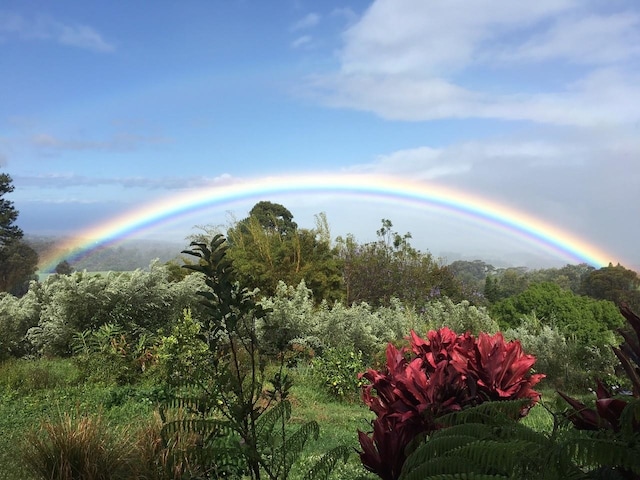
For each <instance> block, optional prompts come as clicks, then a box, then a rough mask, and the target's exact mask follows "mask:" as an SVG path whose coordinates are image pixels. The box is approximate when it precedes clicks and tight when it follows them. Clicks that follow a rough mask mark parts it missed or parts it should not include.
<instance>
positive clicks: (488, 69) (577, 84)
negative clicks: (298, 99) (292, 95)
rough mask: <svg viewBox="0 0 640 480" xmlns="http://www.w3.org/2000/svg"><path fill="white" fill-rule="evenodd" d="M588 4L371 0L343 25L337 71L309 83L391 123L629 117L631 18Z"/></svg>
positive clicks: (635, 116)
mask: <svg viewBox="0 0 640 480" xmlns="http://www.w3.org/2000/svg"><path fill="white" fill-rule="evenodd" d="M589 3H590V2H588V1H585V2H578V1H573V0H553V1H552V0H542V1H538V2H512V1H510V0H501V1H498V0H477V1H475V2H467V1H463V0H451V1H448V2H437V1H426V0H377V1H375V2H374V3H373V4H372V5H371V7H370V8H369V9H368V10H367V11H366V12H365V14H364V15H363V16H362V18H361V19H360V20H359V21H358V22H357V23H356V24H354V25H353V26H352V27H350V28H349V29H347V30H346V32H345V34H344V46H343V49H342V50H341V53H340V57H339V58H340V68H339V69H338V71H336V72H333V73H328V74H324V75H316V76H315V77H313V78H311V79H310V82H309V85H310V87H311V90H312V92H313V94H315V95H316V96H317V98H318V99H319V100H320V101H321V102H324V103H326V104H328V105H330V106H333V107H337V108H352V109H357V110H363V111H369V112H373V113H375V114H376V115H378V116H380V117H383V118H387V119H392V120H409V121H422V120H434V119H443V118H493V119H507V120H526V121H533V122H538V123H547V124H553V125H578V126H580V125H581V126H593V125H599V124H624V123H626V124H628V123H633V122H637V121H640V110H638V109H637V108H635V107H634V106H635V105H638V104H639V102H640V74H639V73H637V72H636V71H634V70H633V65H634V64H633V63H630V62H628V60H632V59H633V58H636V57H638V56H640V28H639V26H640V14H635V13H633V12H631V13H629V12H615V13H609V14H606V15H605V14H602V13H598V14H596V13H593V12H589V9H588V8H587V7H588V6H589ZM591 3H593V2H591ZM594 11H595V10H594ZM623 61H625V62H623ZM532 62H534V63H533V64H532ZM554 62H563V63H561V64H558V63H554ZM540 63H542V65H539V66H535V67H534V64H540ZM571 64H573V65H576V67H575V68H572V69H570V68H569V67H568V66H567V65H571ZM523 68H529V69H530V71H531V75H530V76H531V77H532V78H531V79H528V78H527V75H526V74H523V73H522V72H521V70H522V69H523ZM556 70H560V71H561V72H562V74H561V75H557V76H554V74H555V71H556ZM514 76H517V77H518V81H513V80H512V77H514ZM527 82H529V83H527ZM487 85H490V87H489V88H487Z"/></svg>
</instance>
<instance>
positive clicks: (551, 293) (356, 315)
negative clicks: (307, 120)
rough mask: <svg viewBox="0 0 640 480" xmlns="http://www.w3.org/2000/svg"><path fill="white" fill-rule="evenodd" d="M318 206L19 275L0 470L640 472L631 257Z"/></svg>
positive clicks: (261, 213)
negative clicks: (500, 259) (478, 249)
mask: <svg viewBox="0 0 640 480" xmlns="http://www.w3.org/2000/svg"><path fill="white" fill-rule="evenodd" d="M6 185H7V187H5V191H7V190H8V186H9V185H10V179H7V182H6ZM15 218H16V216H15V215H14V216H13V217H12V218H11V219H10V221H9V222H8V223H7V226H11V224H12V222H13V221H14V220H15ZM316 220H317V221H316V227H315V228H313V229H301V228H298V226H297V225H296V223H295V222H294V221H293V216H292V215H291V213H290V212H289V211H288V210H287V209H286V208H285V207H283V206H281V205H278V204H272V203H270V202H260V203H258V204H257V205H256V206H255V207H254V209H253V210H252V211H251V212H250V214H249V216H248V217H247V218H245V219H243V220H240V221H234V222H233V223H232V225H230V226H229V227H228V228H227V229H226V231H225V232H224V235H221V234H220V233H216V232H204V233H203V234H202V235H199V236H196V237H195V238H194V239H193V240H194V241H193V243H192V244H191V245H190V246H189V247H188V248H187V249H186V250H185V252H183V254H182V256H180V257H179V258H178V259H176V261H174V262H170V263H168V264H160V263H158V262H154V263H152V264H151V265H150V266H149V268H148V269H145V270H136V271H133V272H120V273H117V272H111V273H108V274H92V273H88V272H78V271H73V265H69V264H67V265H64V267H65V268H64V269H62V268H61V269H60V271H59V273H56V274H52V275H50V276H49V277H48V278H47V279H46V280H44V281H42V282H38V281H35V280H31V279H30V275H31V273H33V272H31V273H29V272H28V271H27V272H22V273H21V274H20V275H16V276H15V277H12V278H14V280H12V282H13V284H12V286H11V288H6V289H5V293H0V332H1V333H2V335H1V336H0V360H1V361H2V363H1V364H0V395H1V396H0V398H1V399H2V401H1V403H0V431H2V433H3V435H2V436H1V437H2V438H0V442H2V444H1V445H2V448H0V451H2V454H0V466H2V468H0V470H1V472H0V478H7V479H17V478H87V479H90V478H105V479H106V478H152V479H177V478H251V479H274V480H275V479H284V478H377V477H380V478H383V479H385V480H386V479H397V478H403V479H412V478H416V479H417V478H442V479H444V478H640V477H639V475H640V461H639V460H638V459H639V458H640V455H639V454H640V451H638V450H639V447H638V445H639V444H638V440H639V438H638V435H639V434H640V431H639V427H638V425H640V403H639V401H638V400H637V398H638V396H639V395H640V370H639V366H638V363H639V359H640V345H638V336H639V335H640V319H639V318H638V317H637V316H636V315H635V314H634V313H633V312H634V310H635V311H636V312H637V311H640V309H639V308H638V307H639V306H640V302H639V301H638V299H639V298H640V290H639V287H640V280H639V279H638V276H637V274H636V273H635V272H632V271H630V270H627V269H625V268H624V267H622V266H619V265H618V266H613V265H611V266H609V267H606V268H603V269H600V270H596V269H594V268H592V267H588V266H586V265H577V266H571V265H568V266H566V267H564V268H562V269H548V270H539V271H527V270H523V269H496V268H494V267H492V266H491V265H488V264H486V263H484V262H481V261H475V262H463V261H460V262H454V263H452V264H449V265H444V264H443V263H441V262H439V261H437V260H436V259H434V258H432V256H431V255H430V254H428V253H423V252H420V251H418V250H416V249H414V248H413V247H412V246H411V244H410V239H411V236H410V234H404V235H401V234H399V233H397V232H395V231H394V230H393V225H392V223H391V222H390V221H389V220H383V221H382V226H381V228H380V230H379V231H378V232H377V233H378V240H377V241H376V242H372V243H368V244H360V243H358V242H357V240H356V239H355V238H353V237H351V236H347V237H346V238H338V239H337V240H335V241H334V240H332V237H331V235H330V231H329V226H328V222H327V219H326V218H325V217H324V215H318V217H317V218H316ZM13 231H14V233H15V229H14V230H13ZM3 242H5V243H3V248H5V247H4V246H5V245H9V243H10V242H9V240H3ZM12 245H15V244H12ZM11 248H14V247H11ZM27 270H28V269H27ZM18 277H20V279H21V280H19V279H18ZM25 281H26V282H27V283H26V287H25V286H24V282H25ZM21 282H22V283H21ZM18 287H19V288H18ZM626 305H629V306H626ZM620 307H622V309H620ZM556 392H558V393H556ZM590 392H593V393H590Z"/></svg>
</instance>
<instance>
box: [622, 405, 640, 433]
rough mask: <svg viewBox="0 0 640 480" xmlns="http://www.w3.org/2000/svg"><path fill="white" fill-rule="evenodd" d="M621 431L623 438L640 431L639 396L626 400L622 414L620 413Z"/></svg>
mask: <svg viewBox="0 0 640 480" xmlns="http://www.w3.org/2000/svg"><path fill="white" fill-rule="evenodd" d="M620 425H621V427H622V430H621V433H622V435H623V437H624V438H627V439H630V438H631V437H633V436H634V434H635V435H637V434H638V433H639V431H640V428H639V425H640V398H633V399H631V400H630V401H629V402H627V406H626V407H624V410H623V411H622V414H620Z"/></svg>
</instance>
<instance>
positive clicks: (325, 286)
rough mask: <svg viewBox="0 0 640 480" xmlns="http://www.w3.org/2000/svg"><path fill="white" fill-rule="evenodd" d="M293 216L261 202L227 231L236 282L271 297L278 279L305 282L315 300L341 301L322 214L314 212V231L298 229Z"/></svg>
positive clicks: (336, 264) (337, 269)
mask: <svg viewBox="0 0 640 480" xmlns="http://www.w3.org/2000/svg"><path fill="white" fill-rule="evenodd" d="M292 219H293V217H292V215H291V213H290V212H289V210H287V209H286V208H285V207H283V206H282V205H279V204H273V203H271V202H259V203H258V204H256V206H255V207H254V208H252V209H251V213H250V214H249V216H248V217H247V218H245V219H243V220H240V221H239V222H236V223H235V224H234V225H232V226H231V227H230V228H229V229H228V230H227V237H228V241H229V245H230V247H229V253H228V255H229V258H231V259H232V260H233V262H234V265H235V267H236V271H237V275H238V279H239V281H240V282H241V283H242V284H243V285H246V286H247V287H251V288H258V289H260V293H261V294H262V295H264V296H272V295H274V294H275V292H276V289H277V287H278V283H279V282H280V281H282V282H284V283H286V284H287V285H298V284H299V283H300V282H301V281H303V280H304V282H305V284H306V285H307V287H308V288H310V289H311V290H312V291H313V294H314V296H315V298H316V299H327V300H330V301H333V300H337V299H339V297H340V295H341V282H342V278H341V275H340V264H339V261H338V258H337V257H336V255H335V253H334V249H333V248H332V246H331V240H330V233H329V230H328V223H327V222H326V217H324V215H323V214H320V215H318V216H317V217H316V228H313V229H305V228H298V227H297V225H296V223H295V222H293V220H292Z"/></svg>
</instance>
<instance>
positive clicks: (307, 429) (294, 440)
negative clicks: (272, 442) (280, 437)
mask: <svg viewBox="0 0 640 480" xmlns="http://www.w3.org/2000/svg"><path fill="white" fill-rule="evenodd" d="M319 435H320V425H318V422H315V421H311V422H307V423H305V424H304V425H302V426H301V427H300V428H299V429H298V430H297V431H296V432H294V433H293V434H292V435H290V436H289V437H288V438H287V439H286V440H285V442H284V444H283V445H282V447H281V449H280V451H279V452H278V453H279V454H280V455H281V461H282V462H283V467H284V472H285V474H284V478H287V476H288V473H289V470H291V466H292V465H293V464H294V463H295V462H296V460H298V458H299V457H300V454H301V453H302V451H303V450H304V447H305V445H306V444H307V442H308V441H309V438H311V437H313V439H314V440H317V439H318V436H319Z"/></svg>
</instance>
